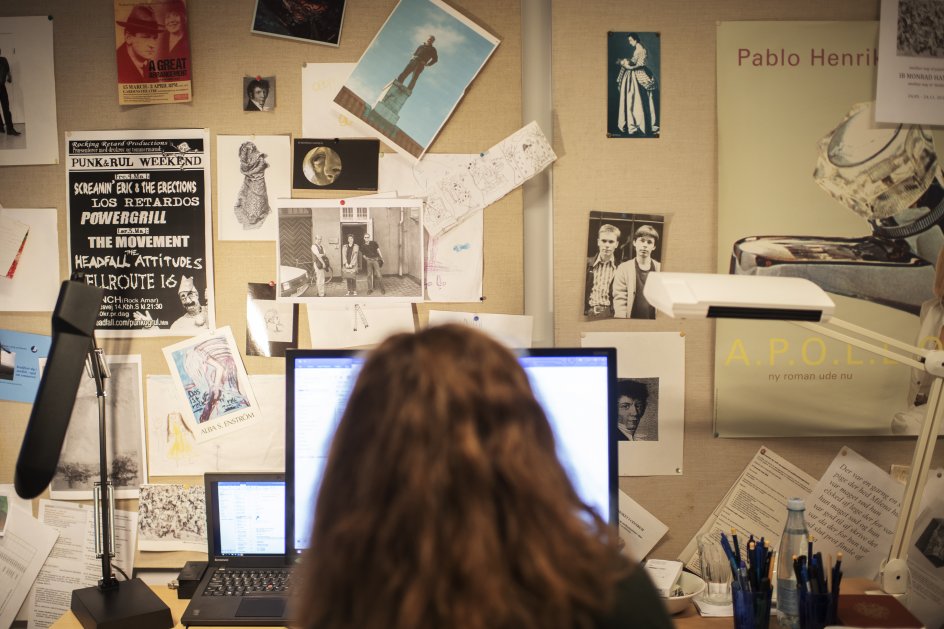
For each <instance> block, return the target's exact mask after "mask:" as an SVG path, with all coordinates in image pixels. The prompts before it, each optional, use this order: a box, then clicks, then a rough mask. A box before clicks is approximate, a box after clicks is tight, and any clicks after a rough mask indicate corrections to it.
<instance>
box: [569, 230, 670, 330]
mask: <svg viewBox="0 0 944 629" xmlns="http://www.w3.org/2000/svg"><path fill="white" fill-rule="evenodd" d="M664 227H665V217H664V216H661V215H658V214H628V213H621V212H597V211H593V212H590V221H589V226H588V238H587V267H586V275H585V283H584V302H583V314H584V317H585V319H587V320H589V321H593V320H597V319H611V318H617V319H655V316H656V315H655V309H654V308H653V307H652V306H651V305H650V304H649V302H648V301H646V298H645V296H644V295H643V287H644V286H645V284H646V279H647V278H648V276H649V273H651V272H658V271H660V270H661V269H662V262H661V258H662V256H661V251H662V240H663V232H664Z"/></svg>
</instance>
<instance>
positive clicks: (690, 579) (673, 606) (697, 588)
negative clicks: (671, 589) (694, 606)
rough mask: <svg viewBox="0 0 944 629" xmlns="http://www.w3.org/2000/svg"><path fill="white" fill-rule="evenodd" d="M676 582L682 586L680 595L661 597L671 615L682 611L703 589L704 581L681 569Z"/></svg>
mask: <svg viewBox="0 0 944 629" xmlns="http://www.w3.org/2000/svg"><path fill="white" fill-rule="evenodd" d="M678 582H679V585H680V586H681V587H682V595H681V596H670V597H668V598H663V599H662V600H663V601H665V608H666V609H667V610H668V612H669V614H673V615H674V614H678V613H681V612H682V611H684V610H685V608H686V607H688V605H689V603H691V600H692V599H693V598H695V597H696V596H698V595H699V594H701V593H702V592H703V591H704V590H705V582H704V581H702V580H701V579H700V578H699V577H698V576H696V575H694V574H692V573H691V572H684V571H683V572H682V575H681V576H680V577H679V581H678Z"/></svg>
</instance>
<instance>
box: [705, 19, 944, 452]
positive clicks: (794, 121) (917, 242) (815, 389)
mask: <svg viewBox="0 0 944 629" xmlns="http://www.w3.org/2000/svg"><path fill="white" fill-rule="evenodd" d="M877 34H878V25H877V23H875V22H725V23H721V24H720V25H719V26H718V48H717V55H718V58H717V67H718V90H717V91H718V151H719V155H718V164H719V199H718V207H719V216H718V261H717V263H718V271H719V272H721V273H733V274H749V275H759V276H766V275H772V276H794V277H803V278H807V279H810V280H812V281H813V282H815V283H817V284H818V285H819V286H821V287H822V288H823V289H824V290H826V291H827V292H828V293H829V294H830V296H831V297H832V298H833V300H834V301H835V302H836V304H837V312H836V316H837V317H839V318H841V319H844V320H847V321H851V322H852V323H855V324H858V325H860V326H862V327H864V328H867V329H869V330H873V331H876V332H879V333H882V334H885V335H887V336H890V337H893V338H896V339H898V340H900V341H901V342H904V343H908V344H915V343H917V344H920V345H922V346H923V345H925V344H927V343H932V344H933V343H934V342H935V341H934V340H933V339H936V338H937V336H938V333H939V332H940V330H941V326H942V323H944V306H942V303H941V300H940V299H939V298H937V297H935V293H934V291H933V290H932V287H933V286H935V285H938V286H940V285H941V282H942V281H944V278H938V277H937V275H938V274H939V273H944V269H939V270H937V271H936V270H935V264H936V262H937V258H938V254H939V252H940V250H941V243H942V242H944V237H942V233H941V213H940V211H939V210H940V208H939V207H938V206H939V204H940V200H941V197H942V193H944V188H942V185H941V181H942V176H941V170H940V166H939V161H938V158H937V153H936V151H939V150H941V148H942V147H944V136H942V133H941V131H940V130H934V131H931V130H929V129H926V128H922V127H917V126H909V125H904V126H900V125H890V126H889V125H883V126H881V127H877V126H875V125H874V124H873V122H872V121H873V118H874V114H873V110H872V109H873V108H872V103H871V99H872V98H873V96H874V93H873V90H874V85H875V72H876V65H875V63H876V54H875V44H876V41H877V40H876V37H877ZM773 147H775V149H776V150H772V148H773ZM715 352H716V356H715V387H716V389H715V390H716V397H715V428H716V431H717V432H718V433H719V434H720V435H722V436H755V435H770V436H778V435H839V434H846V435H849V434H857V435H886V434H890V433H906V434H914V433H916V432H917V429H918V426H920V424H921V422H922V421H923V418H924V415H925V410H926V405H925V403H924V402H925V400H926V389H927V387H928V382H927V380H926V379H923V378H921V377H919V376H920V374H913V373H912V372H911V370H910V369H909V368H907V367H905V366H903V365H901V364H896V363H893V362H892V361H889V360H886V359H883V358H880V357H878V356H875V355H873V354H870V353H868V352H866V351H864V350H861V349H857V348H855V347H852V346H850V345H847V344H845V343H841V342H838V341H833V340H830V339H827V338H825V337H822V336H820V335H817V334H816V333H813V332H808V331H806V330H804V329H801V328H799V327H796V326H792V325H790V324H788V323H783V322H762V321H747V322H746V321H725V320H720V321H719V322H718V325H717V327H716V344H715Z"/></svg>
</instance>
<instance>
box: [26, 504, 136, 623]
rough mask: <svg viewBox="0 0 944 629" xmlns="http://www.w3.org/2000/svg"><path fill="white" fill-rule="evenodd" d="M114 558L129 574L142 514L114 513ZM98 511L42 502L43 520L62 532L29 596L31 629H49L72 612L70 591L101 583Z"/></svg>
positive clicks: (116, 563) (78, 506)
mask: <svg viewBox="0 0 944 629" xmlns="http://www.w3.org/2000/svg"><path fill="white" fill-rule="evenodd" d="M114 515H115V549H114V550H115V556H114V558H112V564H113V565H116V566H118V567H120V568H121V569H122V570H124V571H125V572H126V573H127V574H129V575H130V574H131V570H132V562H133V560H134V546H135V537H136V535H137V531H138V514H137V513H134V512H131V511H121V510H115V512H114ZM93 517H94V510H93V509H92V507H91V505H84V504H77V503H72V502H58V501H54V500H45V499H43V500H40V501H39V519H40V521H41V522H43V523H44V524H47V525H48V526H51V527H52V528H54V529H56V530H57V531H59V539H58V540H56V545H55V546H54V548H53V550H52V552H51V553H50V555H49V559H48V560H46V563H45V565H43V568H42V570H40V572H39V576H37V577H36V582H35V583H34V584H33V589H32V590H31V591H30V598H29V606H30V620H29V625H28V626H29V629H34V628H45V627H48V626H50V625H51V624H52V623H54V622H56V620H58V619H59V617H60V616H62V614H64V613H65V612H66V611H67V610H68V609H69V605H70V601H71V597H72V590H74V589H76V588H81V587H89V586H93V585H96V584H97V583H98V581H99V580H100V579H101V578H102V562H101V560H100V559H96V558H95V528H94V526H92V518H93Z"/></svg>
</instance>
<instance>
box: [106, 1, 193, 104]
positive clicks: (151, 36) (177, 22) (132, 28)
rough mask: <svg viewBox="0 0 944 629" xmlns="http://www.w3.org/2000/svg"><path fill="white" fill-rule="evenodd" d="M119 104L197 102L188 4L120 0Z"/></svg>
mask: <svg viewBox="0 0 944 629" xmlns="http://www.w3.org/2000/svg"><path fill="white" fill-rule="evenodd" d="M114 3H115V19H114V26H115V63H116V68H117V73H118V104H119V105H150V104H156V103H189V102H190V101H191V100H192V98H193V89H192V84H191V64H190V35H189V32H188V24H187V22H188V20H187V1H186V0H114Z"/></svg>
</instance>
